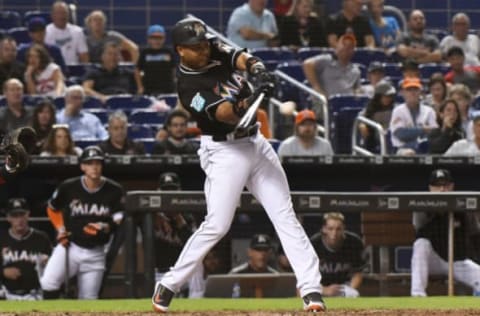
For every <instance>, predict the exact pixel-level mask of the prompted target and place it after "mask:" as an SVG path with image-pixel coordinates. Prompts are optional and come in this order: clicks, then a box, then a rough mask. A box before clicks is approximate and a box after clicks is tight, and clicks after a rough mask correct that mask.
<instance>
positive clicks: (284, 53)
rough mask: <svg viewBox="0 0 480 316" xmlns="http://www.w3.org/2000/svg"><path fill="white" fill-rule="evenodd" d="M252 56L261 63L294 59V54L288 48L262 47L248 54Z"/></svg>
mask: <svg viewBox="0 0 480 316" xmlns="http://www.w3.org/2000/svg"><path fill="white" fill-rule="evenodd" d="M250 53H251V54H252V55H253V56H257V57H259V58H260V59H262V60H263V61H277V62H282V61H289V60H294V59H295V54H294V53H293V51H291V50H290V49H288V48H284V47H262V48H255V49H252V50H251V52H250Z"/></svg>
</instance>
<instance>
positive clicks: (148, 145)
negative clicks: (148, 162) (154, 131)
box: [135, 137, 156, 154]
mask: <svg viewBox="0 0 480 316" xmlns="http://www.w3.org/2000/svg"><path fill="white" fill-rule="evenodd" d="M135 141H136V142H140V143H142V144H143V147H144V148H145V153H146V154H151V153H152V149H153V145H155V143H156V140H155V138H153V137H152V138H136V139H135Z"/></svg>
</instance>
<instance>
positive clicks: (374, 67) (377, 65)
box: [368, 61, 385, 72]
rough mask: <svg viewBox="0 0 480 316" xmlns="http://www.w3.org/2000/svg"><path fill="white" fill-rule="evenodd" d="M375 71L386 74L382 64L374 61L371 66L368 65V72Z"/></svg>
mask: <svg viewBox="0 0 480 316" xmlns="http://www.w3.org/2000/svg"><path fill="white" fill-rule="evenodd" d="M373 71H381V72H385V68H384V67H383V65H382V63H381V62H379V61H372V62H371V63H370V65H368V72H373Z"/></svg>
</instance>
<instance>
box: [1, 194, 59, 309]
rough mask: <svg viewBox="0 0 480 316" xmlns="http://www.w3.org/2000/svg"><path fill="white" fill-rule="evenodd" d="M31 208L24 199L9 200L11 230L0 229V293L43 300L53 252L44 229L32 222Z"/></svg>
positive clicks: (7, 210) (8, 213)
mask: <svg viewBox="0 0 480 316" xmlns="http://www.w3.org/2000/svg"><path fill="white" fill-rule="evenodd" d="M29 214H30V210H29V208H28V206H27V203H26V201H25V200H24V199H21V198H12V199H10V200H8V206H7V209H6V216H7V221H8V223H9V224H10V228H9V229H8V230H2V231H0V249H1V250H2V252H1V254H0V287H1V288H2V289H1V291H0V292H3V293H4V295H5V298H6V299H7V300H41V299H42V291H41V288H40V282H39V279H40V276H41V273H42V272H43V268H44V267H45V265H46V263H47V260H48V256H49V255H50V253H51V251H52V246H51V244H50V240H49V239H48V237H47V234H45V233H44V232H42V231H39V230H36V229H34V228H31V227H30V226H29V225H28V216H29Z"/></svg>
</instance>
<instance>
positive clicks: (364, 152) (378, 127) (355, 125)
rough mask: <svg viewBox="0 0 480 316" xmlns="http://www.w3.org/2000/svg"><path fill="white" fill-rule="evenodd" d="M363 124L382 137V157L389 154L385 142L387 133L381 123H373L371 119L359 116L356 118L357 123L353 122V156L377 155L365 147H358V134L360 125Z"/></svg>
mask: <svg viewBox="0 0 480 316" xmlns="http://www.w3.org/2000/svg"><path fill="white" fill-rule="evenodd" d="M360 122H361V123H364V124H366V125H368V126H370V127H372V128H373V129H375V130H376V132H377V133H378V135H379V136H380V137H379V139H380V155H382V156H385V155H386V154H387V145H386V141H385V131H384V129H383V127H382V125H380V124H379V123H377V122H375V121H372V120H371V119H368V118H366V117H365V116H363V115H359V116H357V117H356V118H355V121H354V122H353V130H352V155H355V154H357V153H359V154H362V155H364V156H374V155H375V154H374V153H372V152H371V151H368V150H366V149H365V148H363V147H360V146H358V145H357V133H358V125H359V124H360Z"/></svg>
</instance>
